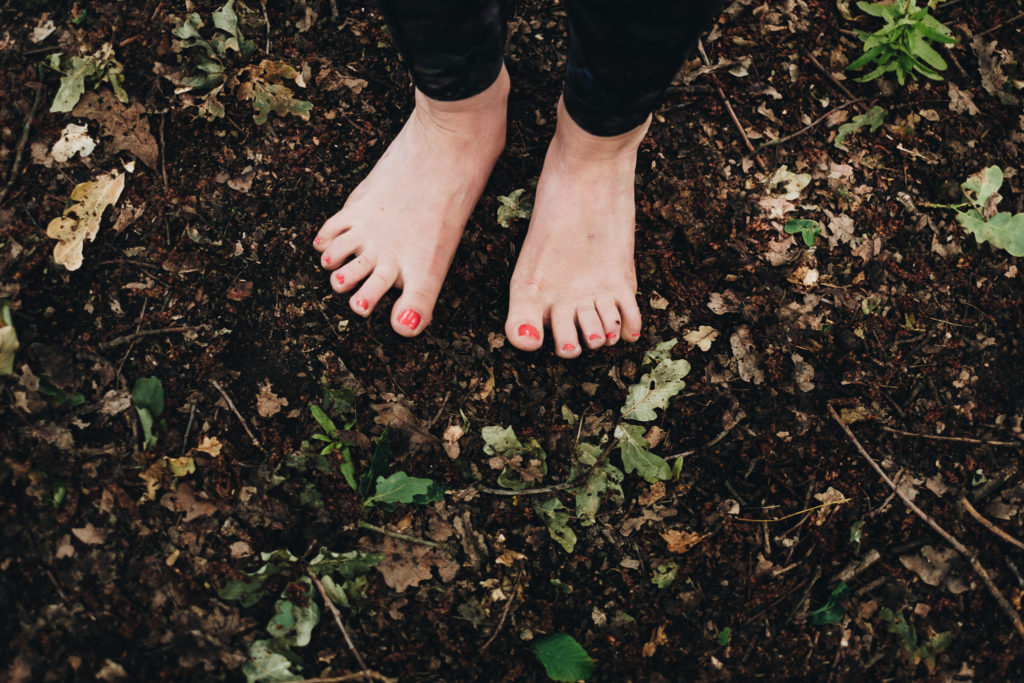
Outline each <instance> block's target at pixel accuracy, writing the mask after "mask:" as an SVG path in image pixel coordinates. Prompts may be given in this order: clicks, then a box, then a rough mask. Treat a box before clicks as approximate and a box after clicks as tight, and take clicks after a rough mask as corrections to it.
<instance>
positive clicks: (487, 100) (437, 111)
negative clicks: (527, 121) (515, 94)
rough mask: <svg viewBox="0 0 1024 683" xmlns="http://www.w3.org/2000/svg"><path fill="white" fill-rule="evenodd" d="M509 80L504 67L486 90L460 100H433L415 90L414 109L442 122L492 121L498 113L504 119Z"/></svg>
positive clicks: (509, 86)
mask: <svg viewBox="0 0 1024 683" xmlns="http://www.w3.org/2000/svg"><path fill="white" fill-rule="evenodd" d="M510 90H511V80H510V79H509V75H508V71H507V70H506V69H505V67H504V65H502V67H501V71H500V72H498V77H497V78H496V79H495V80H494V83H492V84H491V85H490V86H488V88H487V89H486V90H484V91H483V92H480V93H477V94H476V95H472V96H471V97H467V98H465V99H462V100H435V99H432V98H430V97H427V96H426V95H424V94H423V93H422V92H420V90H418V89H417V90H416V109H417V110H418V111H420V112H422V113H423V114H426V115H428V116H429V117H431V118H432V119H436V120H440V121H444V120H445V119H452V118H465V119H472V118H484V119H494V118H497V114H498V113H500V117H501V120H502V121H504V119H505V111H506V109H507V106H508V95H509V91H510Z"/></svg>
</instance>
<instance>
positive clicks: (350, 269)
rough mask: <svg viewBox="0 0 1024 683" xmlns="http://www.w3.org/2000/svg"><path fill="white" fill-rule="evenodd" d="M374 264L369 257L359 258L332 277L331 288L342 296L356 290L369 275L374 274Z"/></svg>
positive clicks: (339, 269) (361, 256)
mask: <svg viewBox="0 0 1024 683" xmlns="http://www.w3.org/2000/svg"><path fill="white" fill-rule="evenodd" d="M374 265H375V264H374V262H373V260H372V259H370V258H368V257H367V256H363V255H360V256H357V257H355V258H354V259H352V260H351V261H349V262H348V263H346V264H345V265H343V266H342V267H341V268H338V270H336V271H334V274H333V275H331V287H332V288H333V289H334V291H335V292H338V293H339V294H342V293H344V292H348V291H351V290H353V289H355V287H356V285H358V284H359V283H360V282H362V281H363V279H365V278H366V276H367V275H369V274H370V273H371V272H373V268H374Z"/></svg>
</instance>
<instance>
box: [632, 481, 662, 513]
mask: <svg viewBox="0 0 1024 683" xmlns="http://www.w3.org/2000/svg"><path fill="white" fill-rule="evenodd" d="M664 497H665V482H663V481H656V482H654V483H653V484H651V488H649V489H648V490H647V493H644V494H641V495H640V497H639V498H637V502H638V503H640V505H642V506H643V507H649V506H651V505H653V504H654V503H656V502H657V501H659V500H661V499H662V498H664Z"/></svg>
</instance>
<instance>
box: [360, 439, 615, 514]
mask: <svg viewBox="0 0 1024 683" xmlns="http://www.w3.org/2000/svg"><path fill="white" fill-rule="evenodd" d="M617 443H619V440H618V439H612V440H611V443H609V444H608V445H607V446H606V447H605V449H604V452H603V453H601V457H599V458H598V459H597V462H595V463H594V464H593V465H591V466H590V469H588V470H587V471H586V472H584V473H583V474H582V475H580V476H578V477H573V478H572V479H570V480H569V481H563V482H562V483H561V484H552V485H551V486H541V487H540V488H536V489H522V490H520V491H508V490H506V489H492V488H490V487H488V486H477V487H476V490H477V491H480V492H482V493H490V494H491V495H494V496H536V495H540V494H542V493H551V492H553V491H562V490H564V489H568V488H572V487H573V486H575V485H576V483H577V482H579V481H583V480H585V479H586V478H587V477H589V476H590V475H591V474H592V473H593V471H594V470H596V469H597V468H598V467H599V466H600V465H601V463H603V462H604V461H605V460H607V459H608V456H609V455H611V453H612V449H613V448H615V445H616V444H617ZM360 523H361V522H360Z"/></svg>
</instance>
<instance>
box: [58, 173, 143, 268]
mask: <svg viewBox="0 0 1024 683" xmlns="http://www.w3.org/2000/svg"><path fill="white" fill-rule="evenodd" d="M122 190H124V174H123V173H121V172H120V171H117V170H114V171H111V172H110V173H104V174H103V175H101V176H99V177H98V178H96V180H94V181H91V182H85V183H82V184H80V185H77V186H75V189H73V190H72V191H71V201H72V202H75V203H73V204H72V205H71V206H69V207H68V208H66V209H64V215H63V216H61V217H59V218H54V219H53V220H52V221H50V223H49V225H47V226H46V235H47V237H52V238H54V239H56V240H57V245H56V246H55V247H54V249H53V259H54V260H55V261H56V262H57V263H59V264H60V265H62V266H64V267H65V268H67V269H68V270H78V269H79V268H81V267H82V247H83V246H84V245H85V240H89V241H90V242H91V241H93V240H94V239H96V234H97V233H98V232H99V231H100V218H101V217H102V216H103V210H104V209H106V208H107V207H108V206H110V205H112V204H113V203H114V202H116V201H117V200H118V198H119V197H120V196H121V191H122ZM72 216H73V217H72Z"/></svg>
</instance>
